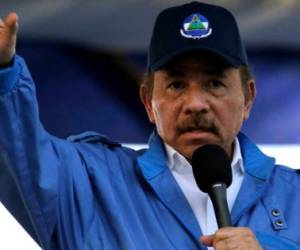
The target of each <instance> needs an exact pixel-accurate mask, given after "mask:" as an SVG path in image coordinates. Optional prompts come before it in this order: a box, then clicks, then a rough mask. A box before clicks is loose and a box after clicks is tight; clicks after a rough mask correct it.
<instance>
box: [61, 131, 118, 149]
mask: <svg viewBox="0 0 300 250" xmlns="http://www.w3.org/2000/svg"><path fill="white" fill-rule="evenodd" d="M67 140H68V141H70V142H75V143H80V142H81V143H93V144H95V143H101V144H106V145H108V146H121V143H119V142H117V141H114V140H111V139H109V138H108V137H107V136H105V135H103V134H100V133H97V132H94V131H87V132H84V133H81V134H78V135H71V136H69V137H68V138H67Z"/></svg>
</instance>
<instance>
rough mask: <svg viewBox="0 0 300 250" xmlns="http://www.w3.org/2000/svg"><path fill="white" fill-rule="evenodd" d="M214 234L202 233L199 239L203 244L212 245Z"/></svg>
mask: <svg viewBox="0 0 300 250" xmlns="http://www.w3.org/2000/svg"><path fill="white" fill-rule="evenodd" d="M214 238H215V235H214V234H212V235H203V236H201V238H200V241H201V242H202V243H203V244H204V245H205V246H213V241H214Z"/></svg>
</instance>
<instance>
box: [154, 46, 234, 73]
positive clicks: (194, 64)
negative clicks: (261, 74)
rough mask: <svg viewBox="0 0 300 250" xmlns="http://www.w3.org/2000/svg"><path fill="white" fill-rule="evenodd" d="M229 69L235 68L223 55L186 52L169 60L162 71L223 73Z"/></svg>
mask: <svg viewBox="0 0 300 250" xmlns="http://www.w3.org/2000/svg"><path fill="white" fill-rule="evenodd" d="M228 69H234V68H233V67H232V66H231V65H230V64H229V63H227V62H226V61H225V60H224V59H223V58H222V57H220V56H218V55H216V54H213V53H209V52H202V53H186V54H183V55H181V56H178V57H176V58H174V59H173V60H171V61H170V62H168V63H167V64H166V65H165V66H164V67H163V68H161V69H160V70H158V71H160V72H163V73H166V74H168V75H174V76H177V75H183V74H185V73H186V71H189V70H193V71H197V72H203V73H206V74H213V75H221V74H223V73H224V72H225V71H226V70H228Z"/></svg>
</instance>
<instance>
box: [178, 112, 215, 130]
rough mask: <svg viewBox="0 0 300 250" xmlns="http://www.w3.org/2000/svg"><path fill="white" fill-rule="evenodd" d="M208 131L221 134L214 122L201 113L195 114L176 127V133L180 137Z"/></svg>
mask: <svg viewBox="0 0 300 250" xmlns="http://www.w3.org/2000/svg"><path fill="white" fill-rule="evenodd" d="M197 130H201V131H206V132H211V133H214V134H219V129H218V127H217V126H216V125H215V123H214V122H213V120H211V119H209V118H207V117H205V116H204V115H203V114H201V113H193V114H191V115H190V116H189V117H188V118H186V119H185V120H183V121H181V122H180V123H179V124H178V125H177V126H176V132H177V133H178V134H179V135H180V134H182V133H185V132H193V131H197Z"/></svg>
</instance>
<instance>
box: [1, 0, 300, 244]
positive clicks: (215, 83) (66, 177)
mask: <svg viewBox="0 0 300 250" xmlns="http://www.w3.org/2000/svg"><path fill="white" fill-rule="evenodd" d="M16 30H17V16H16V15H15V14H10V15H8V16H7V17H6V18H5V20H4V21H3V23H2V25H1V36H0V39H1V41H0V55H1V56H0V60H1V66H2V70H1V72H0V82H1V85H0V93H1V96H0V119H1V124H0V138H1V139H0V140H1V143H2V144H3V145H4V146H5V148H6V150H7V151H8V154H9V156H10V158H11V162H12V164H2V166H1V173H2V174H1V176H0V177H1V178H0V179H1V188H0V197H1V201H2V202H3V204H4V205H5V206H6V207H7V208H8V209H9V210H10V211H11V213H12V214H13V215H14V216H15V217H16V218H17V219H18V220H19V222H20V223H21V224H22V225H23V226H24V227H25V228H26V229H27V231H28V232H29V233H30V234H31V235H32V237H34V239H35V240H36V241H38V243H39V244H40V245H41V246H42V247H43V248H44V249H72V250H73V249H80V250H81V249H206V247H213V248H214V249H218V250H220V249H247V250H248V249H262V248H264V249H300V246H299V245H300V230H299V226H298V225H299V222H300V217H299V215H298V210H299V208H300V196H299V194H298V193H299V192H297V191H298V190H299V183H300V178H299V174H298V173H297V172H296V171H294V170H291V169H288V168H286V167H283V166H275V165H274V159H273V158H269V157H267V156H265V155H264V154H263V153H262V152H260V151H259V149H258V148H257V147H256V145H255V144H253V143H252V142H251V141H250V140H249V139H248V138H247V137H246V136H245V135H243V134H241V133H239V130H240V128H241V126H242V123H243V122H244V121H245V120H246V119H247V118H248V116H249V114H250V110H251V106H252V104H253V101H254V98H255V94H256V93H255V92H256V91H255V82H254V80H253V79H252V78H251V74H250V72H249V68H248V61H247V56H246V52H245V49H244V45H243V43H242V41H241V39H240V35H239V31H238V28H237V24H236V21H235V19H234V18H233V16H232V15H231V14H230V13H229V12H228V11H227V10H225V9H223V8H221V7H217V6H213V5H208V4H203V3H197V2H192V3H189V4H186V5H182V6H177V7H172V8H169V9H167V10H165V11H163V12H162V13H161V14H160V15H159V16H158V18H157V20H156V23H155V27H154V30H153V34H152V39H151V44H150V49H149V61H148V74H147V76H146V78H145V81H144V82H143V84H142V85H141V91H140V95H141V99H142V101H143V103H144V106H145V108H146V111H147V113H148V116H149V119H150V121H151V122H152V123H154V124H155V126H156V130H155V131H154V132H153V134H152V136H151V140H150V143H149V149H147V150H141V151H134V150H131V149H128V148H124V147H122V146H121V145H120V144H118V143H115V142H112V141H110V140H109V139H107V138H106V137H104V136H102V135H100V134H97V133H91V132H87V133H84V134H81V135H79V136H73V137H71V138H69V140H67V141H65V140H61V139H58V138H56V137H54V136H51V135H49V134H48V133H47V132H46V131H45V130H44V128H43V127H42V125H41V124H40V121H39V118H38V110H37V103H36V99H35V90H34V85H33V82H32V79H31V77H30V74H29V72H28V71H27V68H26V66H25V63H24V62H23V60H22V59H21V58H20V57H18V56H14V52H15V41H16ZM212 143H213V144H217V145H220V146H221V147H223V148H224V150H225V151H226V152H227V154H228V156H229V157H230V158H231V159H232V164H231V165H232V172H233V183H232V184H231V186H230V187H229V188H228V202H229V208H230V210H231V218H232V222H233V224H234V227H225V228H222V229H219V230H218V228H217V226H216V219H215V217H214V214H213V209H212V207H211V202H210V199H209V198H208V197H207V195H206V194H204V193H202V192H201V191H200V190H198V188H197V186H196V183H195V180H194V177H193V175H192V172H191V166H190V163H189V162H190V160H191V156H192V154H193V152H194V151H195V149H197V148H199V147H201V146H203V145H205V144H212ZM10 165H11V166H10Z"/></svg>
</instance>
